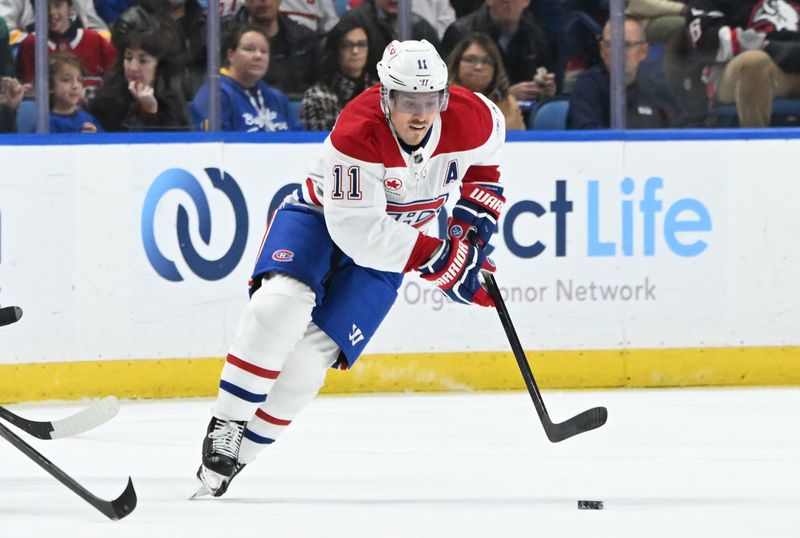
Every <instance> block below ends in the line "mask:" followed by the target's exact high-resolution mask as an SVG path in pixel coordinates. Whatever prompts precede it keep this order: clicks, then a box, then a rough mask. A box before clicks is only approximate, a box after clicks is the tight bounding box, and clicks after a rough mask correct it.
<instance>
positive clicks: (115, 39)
mask: <svg viewBox="0 0 800 538" xmlns="http://www.w3.org/2000/svg"><path fill="white" fill-rule="evenodd" d="M111 42H112V43H113V44H114V46H115V47H116V48H117V50H118V51H119V55H118V56H117V61H116V63H115V64H114V67H113V68H112V71H111V76H110V77H109V79H108V81H107V82H106V83H105V84H104V85H103V86H101V87H100V89H99V90H97V94H96V95H95V97H94V99H92V101H91V102H90V104H89V107H88V111H89V113H90V114H92V115H93V116H94V117H95V118H97V119H98V120H99V121H100V123H101V124H102V126H103V128H104V129H105V130H106V131H109V132H118V131H175V130H180V131H182V130H188V129H189V126H190V123H191V121H190V116H189V107H188V104H187V102H186V94H185V91H184V88H185V80H184V79H185V69H184V56H183V54H182V50H183V49H182V47H181V42H180V38H179V32H178V29H177V26H176V24H175V22H174V21H172V19H170V18H168V17H165V16H163V15H159V14H156V13H151V12H149V11H147V10H146V9H145V8H144V7H142V6H133V7H132V8H130V9H129V10H128V11H126V12H125V13H123V14H122V15H120V17H119V18H118V19H117V21H116V22H115V23H114V28H113V30H112V32H111Z"/></svg>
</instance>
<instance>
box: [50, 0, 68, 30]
mask: <svg viewBox="0 0 800 538" xmlns="http://www.w3.org/2000/svg"><path fill="white" fill-rule="evenodd" d="M47 25H48V27H49V28H50V31H51V32H55V33H58V34H63V33H64V32H66V31H67V30H68V29H69V3H68V2H67V1H66V0H50V2H48V4H47Z"/></svg>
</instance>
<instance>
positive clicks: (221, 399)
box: [214, 274, 314, 420]
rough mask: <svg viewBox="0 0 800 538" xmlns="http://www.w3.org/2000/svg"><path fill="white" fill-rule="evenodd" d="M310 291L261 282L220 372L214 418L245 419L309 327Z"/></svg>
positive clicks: (278, 281)
mask: <svg viewBox="0 0 800 538" xmlns="http://www.w3.org/2000/svg"><path fill="white" fill-rule="evenodd" d="M313 308H314V292H313V291H312V290H311V288H309V287H308V286H306V285H305V284H303V283H302V282H300V281H298V280H295V279H294V278H291V277H288V276H285V275H281V274H275V275H273V276H271V277H270V278H268V279H265V281H264V283H263V285H262V286H261V287H260V288H259V289H258V290H257V291H256V292H255V293H254V294H253V296H252V298H251V299H250V302H249V303H248V305H247V307H246V308H245V309H244V312H243V313H242V318H241V320H240V322H239V330H238V333H237V335H236V338H235V340H234V342H233V344H232V345H231V348H230V352H229V354H228V357H227V359H226V360H225V366H224V367H223V369H222V376H221V379H220V383H219V388H220V390H219V394H218V396H217V403H216V406H215V409H214V415H215V416H217V417H219V418H223V419H227V420H249V419H250V417H252V416H253V413H254V412H255V410H256V408H257V407H258V406H259V405H260V404H261V403H263V402H264V400H265V399H266V397H267V393H268V392H269V391H270V388H271V387H272V384H273V383H274V382H275V380H276V379H277V378H278V375H280V373H281V369H282V368H283V365H284V363H285V362H286V359H287V358H288V357H289V355H290V354H291V353H292V351H293V350H294V348H295V346H296V345H297V343H298V342H299V341H300V340H301V338H302V337H303V334H304V333H305V331H306V329H307V328H308V326H309V323H311V310H312V309H313Z"/></svg>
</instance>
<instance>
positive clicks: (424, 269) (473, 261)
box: [419, 239, 495, 306]
mask: <svg viewBox="0 0 800 538" xmlns="http://www.w3.org/2000/svg"><path fill="white" fill-rule="evenodd" d="M481 270H485V271H489V272H491V273H493V272H494V270H495V265H494V262H493V261H492V260H491V258H488V257H487V256H486V254H485V253H484V252H483V249H481V248H479V247H475V246H472V245H470V244H469V243H467V242H466V241H463V240H460V239H450V240H444V241H442V246H441V247H439V250H437V251H436V252H435V253H434V254H433V257H432V258H431V259H430V260H428V262H427V263H425V264H424V265H422V266H421V267H419V272H420V276H422V278H424V279H425V280H429V281H431V282H433V283H434V284H436V285H437V286H439V289H441V290H442V291H443V292H444V294H445V295H447V296H448V297H449V298H450V299H452V300H453V301H455V302H457V303H462V304H470V303H475V304H478V305H481V306H494V301H492V299H491V297H489V294H488V292H487V291H486V290H485V289H483V287H482V286H481V283H480V280H479V279H478V274H479V273H480V272H481Z"/></svg>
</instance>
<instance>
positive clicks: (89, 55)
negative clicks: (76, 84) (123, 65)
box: [17, 0, 117, 96]
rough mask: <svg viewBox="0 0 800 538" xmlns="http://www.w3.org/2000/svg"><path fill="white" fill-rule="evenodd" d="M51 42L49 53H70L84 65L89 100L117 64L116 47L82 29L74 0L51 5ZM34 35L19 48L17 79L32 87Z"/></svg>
mask: <svg viewBox="0 0 800 538" xmlns="http://www.w3.org/2000/svg"><path fill="white" fill-rule="evenodd" d="M47 20H48V39H47V47H48V49H49V51H50V52H71V53H72V54H74V55H75V56H77V57H78V58H80V60H81V63H82V64H83V72H84V77H85V78H84V86H85V87H86V88H87V94H88V96H91V94H92V90H93V89H96V88H97V87H99V86H101V85H102V84H103V81H104V80H105V78H106V75H107V74H108V72H109V71H110V69H111V66H112V65H113V64H114V60H115V59H116V57H117V52H116V50H115V49H114V46H113V45H112V44H111V43H110V42H109V41H108V40H106V39H105V38H104V37H103V36H101V35H100V34H99V33H97V32H96V31H95V30H91V29H88V28H83V27H82V25H81V22H80V19H79V18H78V17H76V16H75V14H74V13H73V9H72V0H49V1H48V16H47ZM34 46H35V34H33V33H31V34H29V35H28V36H27V37H26V38H25V39H24V40H23V41H22V44H21V45H20V50H19V54H18V56H17V78H19V80H20V81H22V82H23V83H33V79H34V73H35V70H34V69H35V61H34V60H35V58H34Z"/></svg>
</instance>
